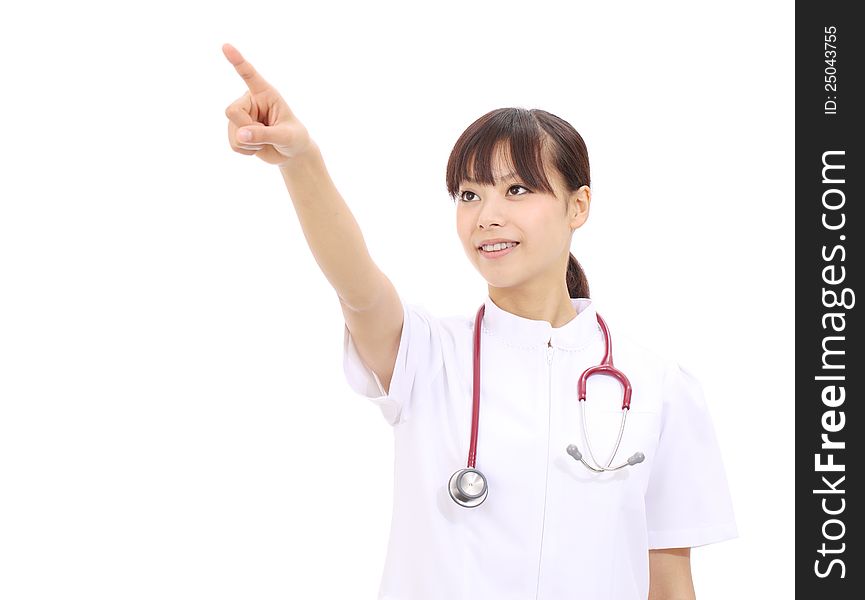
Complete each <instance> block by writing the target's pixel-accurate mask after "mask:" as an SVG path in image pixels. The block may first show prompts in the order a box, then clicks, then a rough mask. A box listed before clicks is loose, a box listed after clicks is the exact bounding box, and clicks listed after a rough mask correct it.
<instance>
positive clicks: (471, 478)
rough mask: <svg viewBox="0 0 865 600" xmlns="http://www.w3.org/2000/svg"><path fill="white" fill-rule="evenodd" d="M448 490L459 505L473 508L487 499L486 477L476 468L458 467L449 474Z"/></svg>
mask: <svg viewBox="0 0 865 600" xmlns="http://www.w3.org/2000/svg"><path fill="white" fill-rule="evenodd" d="M448 492H450V495H451V498H453V499H454V502H456V503H457V504H459V505H460V506H464V507H465V508H474V507H476V506H479V505H480V504H481V503H482V502H483V501H484V500H486V499H487V479H486V477H484V475H483V473H481V472H480V471H478V470H477V469H470V468H466V469H460V470H458V471H457V472H455V473H454V474H453V475H451V478H450V481H448Z"/></svg>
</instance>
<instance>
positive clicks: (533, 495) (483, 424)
mask: <svg viewBox="0 0 865 600" xmlns="http://www.w3.org/2000/svg"><path fill="white" fill-rule="evenodd" d="M571 302H572V303H573V304H574V307H575V309H576V310H577V313H578V314H577V316H576V317H575V318H574V319H572V320H571V321H569V322H568V323H566V324H565V325H563V326H562V327H558V328H554V327H552V326H551V325H550V323H548V322H547V321H536V320H531V319H526V318H523V317H520V316H517V315H514V314H512V313H509V312H507V311H505V310H503V309H501V308H499V307H498V306H497V305H496V304H494V303H493V301H492V300H491V299H490V298H489V297H487V298H486V300H485V305H486V308H485V314H484V317H483V327H482V335H481V364H480V370H481V396H480V410H479V427H478V446H477V464H476V468H478V469H479V470H480V471H481V472H482V473H483V474H484V475H485V476H486V479H487V485H488V489H489V494H488V496H487V498H486V500H485V501H484V502H483V504H481V505H480V506H478V507H476V508H463V507H461V506H459V505H457V504H456V503H455V502H454V501H453V500H452V499H451V497H450V496H449V494H448V490H447V484H448V480H449V478H450V476H451V475H452V474H453V472H454V471H456V470H457V469H459V468H463V467H465V466H466V460H467V455H468V447H469V438H470V427H471V410H472V334H473V327H474V319H475V314H476V312H477V310H476V309H475V310H474V311H472V315H471V316H470V317H446V318H437V317H434V316H432V315H430V314H429V313H428V312H427V311H426V310H425V309H424V308H422V307H421V306H419V305H413V304H406V303H405V301H403V311H404V318H405V321H404V326H403V331H402V336H401V338H400V343H399V353H398V355H397V358H396V366H395V368H394V372H393V378H392V380H391V384H390V390H389V392H390V393H389V394H384V391H383V388H382V386H381V384H380V382H379V380H378V377H376V376H375V374H374V373H373V372H372V371H371V370H370V369H368V368H367V367H366V366H365V365H364V363H363V362H362V361H361V359H360V357H359V355H358V353H357V348H356V346H355V344H354V340H353V338H352V337H351V335H350V333H349V331H348V328H347V327H346V328H345V336H344V362H343V366H344V370H345V375H346V378H347V381H348V383H349V385H350V386H351V388H352V389H353V390H354V391H355V392H357V393H358V394H360V395H362V396H365V397H367V398H369V399H370V400H371V401H372V402H374V403H375V404H377V405H379V407H380V408H381V411H382V414H383V415H384V417H385V418H386V419H387V421H388V422H389V423H391V424H392V425H393V432H394V442H395V447H394V457H395V463H396V464H395V470H394V497H393V520H392V524H391V532H390V541H389V546H388V552H387V557H386V561H385V569H384V574H383V577H382V581H381V587H380V591H379V598H380V599H384V600H444V599H447V600H487V599H489V600H493V599H495V600H530V599H540V600H566V599H577V598H581V599H587V600H600V599H603V600H645V598H646V597H647V596H648V584H649V570H648V568H649V567H648V550H649V549H650V548H673V547H693V546H700V545H703V544H709V543H712V542H718V541H721V540H726V539H730V538H734V537H736V536H737V530H736V524H735V520H734V516H733V510H732V506H731V501H730V495H729V491H728V487H727V481H726V477H725V474H724V467H723V464H722V460H721V454H720V451H719V448H718V445H717V442H716V439H715V433H714V429H713V426H712V422H711V419H710V416H709V413H708V411H707V407H706V403H705V401H704V398H703V392H702V388H701V386H700V384H699V382H698V381H697V380H696V379H694V377H693V376H692V375H691V374H690V373H689V372H688V371H686V370H685V369H683V368H682V367H681V366H680V365H679V364H677V363H676V362H674V361H671V360H667V359H664V358H662V357H660V356H658V355H657V354H655V353H653V352H651V351H649V350H648V349H646V348H644V347H643V346H641V345H638V344H636V343H634V342H633V341H631V340H629V339H627V337H626V336H624V335H622V334H620V333H617V330H616V327H615V324H610V323H609V321H607V323H608V325H609V328H610V336H611V341H612V349H613V363H614V365H615V366H616V367H617V368H619V369H620V370H621V371H623V372H624V374H625V375H626V376H627V377H628V379H629V380H630V382H631V385H632V388H633V394H632V397H631V410H630V413H629V415H628V419H627V425H626V427H625V431H624V436H623V438H622V444H621V447H620V449H619V452H618V454H617V457H616V463H615V464H619V463H621V462H622V461H623V460H625V459H626V458H627V457H629V456H631V455H632V454H633V453H634V452H636V451H641V452H643V453H644V454H645V456H646V459H645V461H644V462H643V463H641V464H638V465H636V466H633V467H626V468H624V469H620V470H618V471H614V472H609V473H600V474H599V473H594V472H592V471H589V470H588V469H586V468H585V466H583V465H582V464H581V463H579V462H578V461H576V460H574V459H573V458H572V457H571V456H570V455H568V454H567V453H566V450H565V449H566V448H567V446H568V445H569V444H571V443H574V444H576V445H577V446H578V447H579V448H580V450H581V451H582V452H583V454H584V455H587V454H588V453H587V450H586V445H585V442H584V441H583V434H582V427H581V424H580V411H579V405H578V401H577V381H578V379H579V377H580V375H581V374H582V372H583V371H584V370H585V369H586V368H588V367H590V366H593V365H596V364H598V363H600V362H601V359H602V356H603V352H604V338H603V333H602V332H601V329H600V326H599V325H598V322H597V318H596V316H595V314H596V313H595V304H594V302H593V301H592V300H589V299H586V298H579V299H571ZM600 312H601V315H602V316H603V310H600ZM548 341H551V343H552V347H548ZM588 381H589V383H588V387H587V405H586V411H587V414H588V429H589V436H590V440H591V442H592V448H593V449H594V451H595V457H596V458H597V460H598V461H599V462H602V464H606V461H607V459H608V458H609V454H610V452H611V451H612V448H613V445H614V443H615V438H616V436H617V434H618V429H619V423H620V419H621V399H622V395H621V386H620V384H619V383H618V381H616V380H615V379H612V378H610V377H606V376H602V375H597V376H593V377H591V378H590V379H589V380H588Z"/></svg>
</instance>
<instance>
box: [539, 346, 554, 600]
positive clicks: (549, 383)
mask: <svg viewBox="0 0 865 600" xmlns="http://www.w3.org/2000/svg"><path fill="white" fill-rule="evenodd" d="M554 350H555V348H553V345H552V339H551V340H550V341H549V342H547V466H546V473H545V477H544V512H543V516H542V517H541V549H540V552H538V583H537V586H536V587H535V600H537V598H538V594H540V591H541V560H542V558H543V555H544V531H545V530H546V524H547V489H548V486H549V478H550V420H551V418H552V417H551V413H552V408H553V351H554Z"/></svg>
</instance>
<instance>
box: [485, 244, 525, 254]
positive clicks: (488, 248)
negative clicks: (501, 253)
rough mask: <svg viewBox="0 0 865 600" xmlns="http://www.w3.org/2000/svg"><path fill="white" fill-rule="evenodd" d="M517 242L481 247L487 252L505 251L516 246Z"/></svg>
mask: <svg viewBox="0 0 865 600" xmlns="http://www.w3.org/2000/svg"><path fill="white" fill-rule="evenodd" d="M516 245H517V244H516V242H507V243H500V244H493V245H491V246H481V248H483V250H484V251H486V252H495V251H496V250H504V249H505V248H510V247H511V246H516Z"/></svg>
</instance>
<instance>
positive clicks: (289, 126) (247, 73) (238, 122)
mask: <svg viewBox="0 0 865 600" xmlns="http://www.w3.org/2000/svg"><path fill="white" fill-rule="evenodd" d="M222 52H223V54H225V58H227V59H228V61H229V62H230V63H231V64H232V65H234V68H235V69H236V70H237V73H238V74H239V75H240V76H241V77H242V78H243V80H244V81H245V82H246V85H247V87H248V88H249V90H248V91H247V92H246V93H245V94H244V95H243V96H241V97H240V98H238V99H237V100H235V101H234V102H232V103H231V104H229V105H228V108H226V109H225V116H226V117H228V142H229V144H231V148H232V149H233V150H234V151H235V152H239V153H240V154H254V155H256V156H257V157H258V158H260V159H261V160H263V161H264V162H267V163H270V164H272V165H279V166H284V165H286V164H287V163H288V162H290V160H291V159H292V158H294V157H296V156H298V155H300V154H302V153H303V152H304V151H306V150H309V149H310V148H312V147H313V145H314V144H313V142H312V140H311V138H310V137H309V133H308V132H307V130H306V127H304V126H303V124H302V123H301V122H300V121H299V120H298V119H297V117H295V116H294V113H292V112H291V109H290V108H289V107H288V104H286V102H285V100H283V99H282V96H280V95H279V92H277V91H276V89H275V88H274V87H272V86H271V85H270V84H269V83H267V82H266V81H265V80H264V78H262V76H261V75H259V74H258V72H257V71H256V70H255V69H254V68H253V67H252V65H251V64H249V63H248V62H247V61H246V60H245V59H244V58H243V56H241V54H240V52H238V51H237V48H235V47H234V46H232V45H231V44H224V45H223V46H222ZM245 132H249V134H250V137H249V138H248V139H244V138H243V137H242V134H244V133H245Z"/></svg>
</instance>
